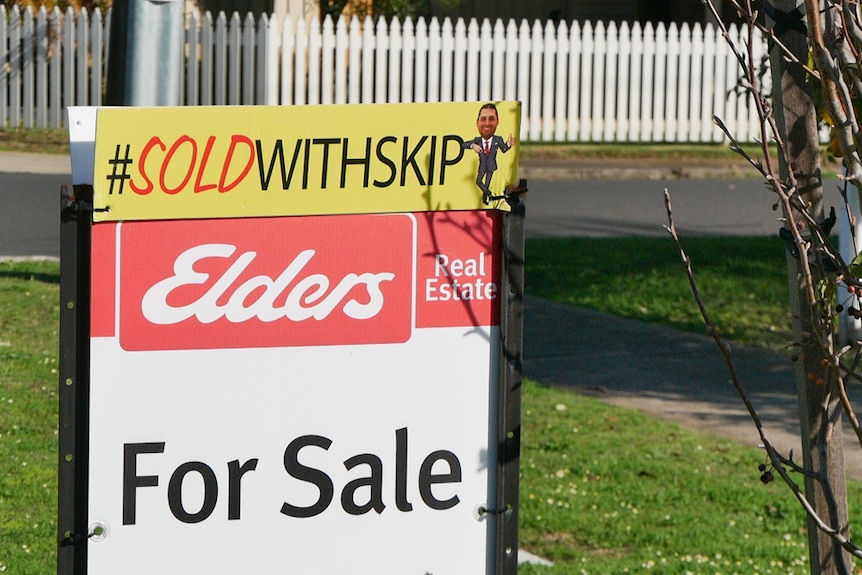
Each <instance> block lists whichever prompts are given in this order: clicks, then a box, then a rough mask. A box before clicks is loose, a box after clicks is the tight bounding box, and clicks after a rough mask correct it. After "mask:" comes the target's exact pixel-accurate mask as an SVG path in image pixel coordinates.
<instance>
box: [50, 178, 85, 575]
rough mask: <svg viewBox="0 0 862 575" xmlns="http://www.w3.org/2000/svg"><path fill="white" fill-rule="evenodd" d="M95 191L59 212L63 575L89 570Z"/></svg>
mask: <svg viewBox="0 0 862 575" xmlns="http://www.w3.org/2000/svg"><path fill="white" fill-rule="evenodd" d="M92 197H93V189H92V187H91V186H85V185H79V186H75V187H74V189H73V191H70V190H69V189H68V188H64V190H63V194H62V198H61V202H62V203H61V207H60V208H61V212H60V371H59V374H60V390H59V398H60V416H59V422H60V436H59V449H58V484H59V492H58V521H57V530H58V547H57V573H58V575H72V574H73V573H85V572H86V565H87V537H88V526H87V477H88V473H87V469H88V464H87V452H88V447H87V442H88V439H89V424H88V419H89V417H88V412H89V405H88V404H89V374H90V349H89V348H90V346H89V343H90V230H91V224H92V205H93V203H92Z"/></svg>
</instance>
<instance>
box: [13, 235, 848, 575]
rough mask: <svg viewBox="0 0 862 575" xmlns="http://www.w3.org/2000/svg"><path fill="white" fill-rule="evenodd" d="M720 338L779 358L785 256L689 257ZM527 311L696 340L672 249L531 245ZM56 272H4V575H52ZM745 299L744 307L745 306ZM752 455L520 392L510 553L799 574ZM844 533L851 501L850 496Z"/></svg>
mask: <svg viewBox="0 0 862 575" xmlns="http://www.w3.org/2000/svg"><path fill="white" fill-rule="evenodd" d="M687 244H688V249H689V251H690V254H691V256H692V258H693V259H694V263H695V266H696V270H697V271H698V274H699V276H700V277H701V280H702V282H703V285H702V287H703V289H704V292H705V295H706V297H707V301H708V302H709V303H711V304H712V306H713V308H714V309H713V312H714V313H715V314H716V318H717V322H718V323H719V324H720V326H721V329H722V330H723V331H724V332H725V333H726V334H728V335H730V336H732V337H734V338H737V339H741V340H744V341H748V342H750V343H764V344H766V345H769V346H770V347H774V348H781V347H782V346H783V345H784V343H785V341H786V338H787V336H786V334H787V333H788V331H789V329H788V327H787V324H788V321H789V320H788V314H787V311H786V310H787V295H786V292H787V288H786V280H785V279H784V275H783V274H784V268H783V265H784V263H783V261H784V260H783V258H784V255H783V252H782V249H783V247H782V246H781V244H780V243H779V242H778V241H777V240H773V239H731V240H720V239H697V240H690V241H688V242H687ZM527 254H528V260H527V262H528V263H527V272H526V274H527V291H528V293H531V294H533V295H541V296H544V297H550V298H553V299H557V300H559V301H565V302H568V303H574V304H577V305H583V306H587V307H592V308H594V309H600V310H603V311H608V312H611V313H616V314H620V315H626V316H630V317H635V318H638V319H642V320H645V321H656V322H660V323H664V324H667V325H672V326H675V327H679V328H681V329H691V330H697V331H700V330H702V328H701V327H700V324H699V322H698V320H697V316H696V310H695V308H694V305H693V303H691V297H690V295H689V294H688V293H687V284H686V281H685V278H684V277H683V275H682V269H681V266H680V264H679V261H678V258H677V256H676V254H675V252H674V251H673V247H672V245H671V244H670V240H669V239H655V240H644V239H638V240H541V241H530V242H528V245H527ZM58 274H59V266H58V264H56V263H51V262H28V263H0V573H7V574H15V575H44V574H46V573H52V572H54V570H55V541H56V535H55V531H56V488H57V486H56V450H57V394H56V388H57V373H56V368H57V348H58V341H57V338H58V335H57V333H58V325H57V321H58V308H57V305H58V297H59V277H58ZM749 294H753V295H749ZM763 460H764V456H763V454H762V453H760V452H758V451H756V450H752V449H748V448H742V447H740V446H739V445H736V444H733V443H731V442H729V441H726V440H721V439H717V438H715V437H712V436H709V435H705V434H698V433H693V432H690V431H686V430H683V429H681V428H680V427H679V426H676V425H672V424H668V423H665V422H661V421H658V420H655V419H652V418H649V417H647V416H644V415H642V414H640V413H638V412H635V411H629V410H624V409H620V408H616V407H612V406H608V405H606V404H603V403H600V402H598V401H595V400H593V399H590V398H586V397H583V396H579V395H577V394H574V393H572V392H569V391H565V390H560V389H553V388H549V387H545V386H543V385H541V384H540V383H537V382H527V383H526V384H525V387H524V394H523V442H522V459H521V476H522V479H521V514H520V519H521V547H522V548H524V549H527V550H529V551H531V552H533V553H535V554H537V555H540V556H543V557H546V558H549V559H551V560H552V561H554V563H555V565H554V567H550V568H549V567H541V566H522V568H521V571H520V572H521V573H524V574H561V575H562V574H565V575H572V574H594V575H607V574H617V573H649V574H668V575H670V574H673V575H679V574H686V573H691V574H704V575H706V574H709V575H714V574H716V573H721V574H723V575H729V574H733V573H739V574H746V575H751V574H754V573H759V574H789V573H792V574H800V575H802V574H806V573H808V568H807V566H806V565H807V563H806V561H807V560H806V557H807V549H806V536H805V530H804V525H805V522H804V518H803V514H802V512H801V510H800V509H799V507H798V505H797V504H796V503H795V502H794V501H793V499H792V498H791V497H790V496H789V493H788V491H787V489H786V488H784V487H783V485H781V484H780V483H779V482H773V483H771V484H769V485H763V484H761V483H760V481H759V476H760V472H759V471H758V468H757V466H758V464H760V463H761V462H762V461H763ZM849 489H850V493H851V497H850V499H851V517H852V515H853V512H854V508H856V507H858V506H856V505H854V502H858V501H860V500H862V499H860V495H862V487H860V485H859V483H857V482H852V483H851V484H850V487H849Z"/></svg>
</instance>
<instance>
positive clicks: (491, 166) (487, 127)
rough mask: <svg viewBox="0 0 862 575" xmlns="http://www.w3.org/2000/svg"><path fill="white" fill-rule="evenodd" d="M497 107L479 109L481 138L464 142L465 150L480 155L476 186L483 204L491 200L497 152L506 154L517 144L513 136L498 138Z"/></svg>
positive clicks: (492, 105)
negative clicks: (479, 190) (505, 138)
mask: <svg viewBox="0 0 862 575" xmlns="http://www.w3.org/2000/svg"><path fill="white" fill-rule="evenodd" d="M498 123H499V119H498V117H497V106H495V105H494V104H485V105H484V106H482V107H481V108H480V109H479V117H478V118H476V127H477V128H478V129H479V136H478V137H476V138H473V139H472V140H468V141H466V142H464V148H465V149H466V148H470V149H472V150H473V151H474V152H476V153H477V154H478V155H479V173H478V174H477V175H476V185H478V186H479V189H481V190H482V203H484V204H485V205H487V204H488V202H490V200H491V196H492V194H491V188H490V185H491V177H492V176H493V175H494V172H495V171H496V170H497V150H500V151H501V152H503V153H504V154H505V153H506V152H508V151H509V149H510V148H511V147H512V146H513V145H514V144H515V139H514V138H513V137H512V134H509V138H508V139H507V140H503V138H502V137H501V136H497V135H496V132H497V124H498Z"/></svg>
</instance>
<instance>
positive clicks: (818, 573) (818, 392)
mask: <svg viewBox="0 0 862 575" xmlns="http://www.w3.org/2000/svg"><path fill="white" fill-rule="evenodd" d="M771 4H772V6H771V7H770V6H767V7H766V13H767V15H768V16H769V17H770V22H769V24H770V26H771V27H772V28H773V30H774V31H775V33H776V35H777V36H778V37H779V39H780V40H781V41H782V43H783V44H784V45H785V46H787V47H788V48H789V49H790V50H791V51H792V52H793V53H794V55H795V56H796V58H798V59H799V61H801V62H807V61H808V38H807V36H806V34H805V27H804V23H805V19H804V14H805V10H804V8H803V6H802V5H803V3H802V2H797V1H795V0H789V1H782V0H773V1H772V2H771ZM770 60H771V68H772V78H773V86H774V88H773V90H774V98H773V100H774V102H773V103H774V109H775V116H776V121H777V123H778V127H779V132H780V133H781V134H782V137H783V138H784V140H785V144H786V146H787V151H788V158H787V159H786V160H785V158H780V160H781V164H780V166H781V174H780V175H781V179H782V180H783V181H787V178H788V176H789V175H790V170H792V171H793V174H795V176H796V179H797V181H798V186H799V190H800V192H801V196H802V197H803V198H804V200H805V202H806V204H807V205H808V206H809V212H810V214H811V215H812V216H813V218H814V220H815V221H818V222H820V221H823V214H824V209H823V187H822V182H821V177H820V161H819V138H818V133H817V112H816V110H815V107H814V103H813V101H812V94H811V87H810V86H811V84H810V82H809V81H808V80H809V79H808V78H807V77H806V72H805V71H804V70H803V69H802V67H801V66H800V65H798V64H794V63H792V62H787V61H786V59H785V58H784V57H783V55H782V54H781V53H780V51H779V49H777V48H776V47H772V49H771V52H770ZM788 164H789V165H788ZM795 221H796V222H797V226H798V229H799V230H800V232H801V234H802V236H803V237H805V238H808V237H810V236H811V233H810V231H809V230H808V227H807V226H806V225H804V220H803V219H802V218H795ZM815 259H816V257H814V255H813V256H812V262H814V261H815ZM787 264H788V265H787V277H788V282H789V288H790V303H791V310H792V313H793V323H794V326H793V333H794V337H795V338H796V339H795V341H797V342H799V343H800V344H801V346H802V347H801V352H802V353H801V356H800V358H801V359H800V360H799V362H798V363H797V366H798V367H797V370H796V371H797V385H796V387H797V393H798V398H799V415H800V423H801V433H802V450H803V454H802V457H803V462H802V463H803V465H804V466H805V468H807V469H810V470H813V471H814V472H815V473H817V474H818V478H817V479H814V478H811V477H806V479H805V494H806V497H807V498H808V500H809V501H810V502H811V503H812V505H813V506H814V508H815V510H816V511H817V514H818V515H819V516H820V517H821V518H823V519H824V521H825V522H826V523H827V524H828V525H831V526H833V527H835V528H836V529H838V530H840V531H841V532H842V533H844V534H845V535H846V534H847V532H848V530H849V527H848V511H847V492H846V483H845V475H844V452H843V443H842V435H841V407H840V404H839V401H838V396H837V394H835V393H833V392H832V390H833V389H834V385H835V381H836V379H835V376H834V369H828V368H825V367H824V359H828V356H829V353H828V349H824V347H823V346H822V345H821V344H820V343H818V341H817V338H816V337H813V336H812V334H815V333H817V329H816V328H815V326H814V322H817V321H819V312H818V310H817V309H813V308H812V305H813V302H812V301H810V297H809V295H808V293H809V290H808V289H807V286H806V285H805V282H804V277H803V269H802V268H801V265H802V262H801V261H800V259H798V258H796V257H793V256H791V255H790V254H789V253H788V256H787ZM811 268H812V274H813V279H814V282H815V285H816V282H817V281H818V280H819V279H821V278H822V277H823V274H822V271H821V270H820V268H819V266H817V265H812V266H811ZM808 544H809V560H810V565H811V573H812V575H849V574H850V572H851V559H850V556H849V554H848V553H846V552H845V551H843V549H842V548H841V547H840V546H839V545H838V544H837V543H836V542H835V540H834V539H833V538H832V537H830V536H829V535H828V534H825V533H823V532H822V531H820V530H819V529H818V528H817V527H816V524H815V523H814V522H813V521H811V520H809V521H808Z"/></svg>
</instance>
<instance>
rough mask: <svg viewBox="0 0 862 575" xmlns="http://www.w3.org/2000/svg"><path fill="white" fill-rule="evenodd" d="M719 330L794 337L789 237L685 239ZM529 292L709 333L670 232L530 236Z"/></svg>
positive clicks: (748, 338) (752, 337)
mask: <svg viewBox="0 0 862 575" xmlns="http://www.w3.org/2000/svg"><path fill="white" fill-rule="evenodd" d="M682 241H683V245H684V248H685V250H686V253H687V254H688V255H689V257H690V258H691V260H692V265H693V267H694V273H695V277H696V279H697V282H698V287H699V289H700V292H701V294H702V296H703V299H704V301H705V302H706V305H707V308H708V311H709V313H710V316H711V317H712V320H713V322H714V323H715V324H716V326H717V327H718V330H719V333H720V334H722V335H723V336H726V337H729V338H731V339H734V340H736V341H739V342H742V343H747V344H754V345H760V346H764V347H768V348H770V349H774V350H782V349H785V348H786V346H787V345H788V344H789V343H790V342H791V339H792V338H791V327H790V311H789V303H788V302H789V289H788V286H787V267H786V263H785V254H784V250H785V248H784V244H783V242H782V241H781V240H780V239H779V238H778V236H777V235H776V236H775V237H755V238H703V237H697V238H683V240H682ZM526 261H527V267H526V272H525V275H526V291H527V293H528V294H532V295H538V296H541V297H544V298H548V299H552V300H555V301H560V302H564V303H568V304H572V305H577V306H582V307H587V308H591V309H595V310H599V311H603V312H607V313H612V314H615V315H620V316H624V317H630V318H633V319H638V320H643V321H647V322H651V323H657V324H662V325H667V326H670V327H675V328H679V329H683V330H686V331H694V332H700V333H702V332H703V331H704V327H703V319H702V318H701V316H700V312H699V311H698V308H697V305H696V304H695V301H694V298H693V296H692V294H691V288H690V286H689V283H688V279H687V278H686V276H685V274H684V273H683V268H682V263H681V262H680V257H679V255H678V253H677V251H676V247H675V246H674V244H673V241H672V239H671V238H670V235H668V237H666V238H661V237H658V238H602V239H587V238H567V239H535V240H530V241H528V242H527V250H526Z"/></svg>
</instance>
